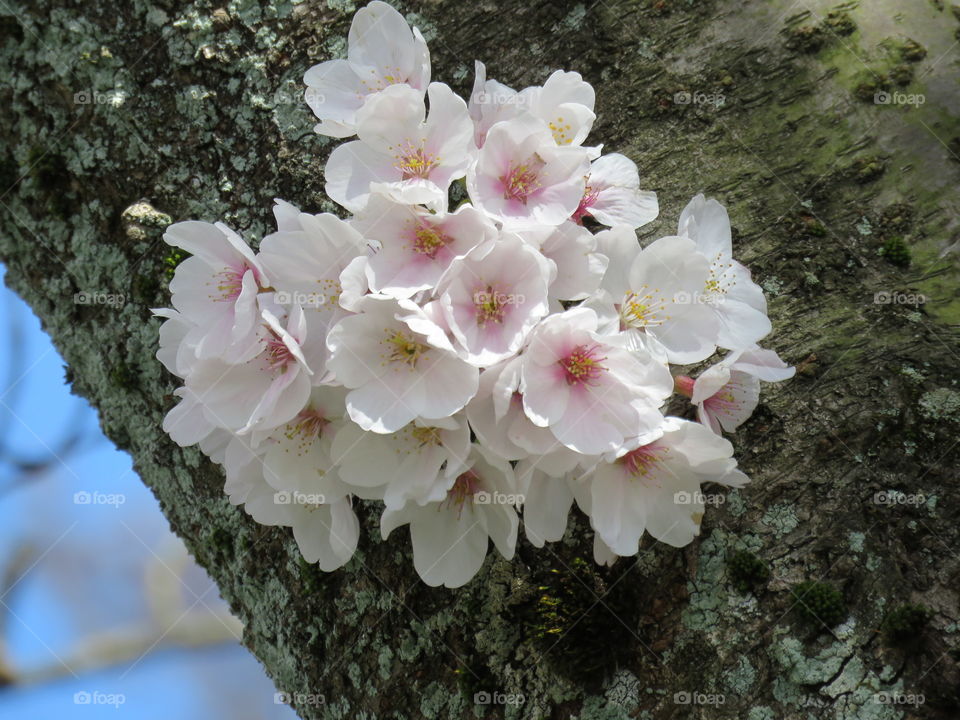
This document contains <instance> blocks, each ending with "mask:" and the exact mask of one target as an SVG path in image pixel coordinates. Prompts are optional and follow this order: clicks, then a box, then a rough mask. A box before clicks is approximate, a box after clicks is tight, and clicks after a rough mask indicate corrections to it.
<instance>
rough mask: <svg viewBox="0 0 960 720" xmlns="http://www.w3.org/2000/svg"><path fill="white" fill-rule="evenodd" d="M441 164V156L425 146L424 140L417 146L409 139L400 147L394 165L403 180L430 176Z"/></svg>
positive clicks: (423, 178)
mask: <svg viewBox="0 0 960 720" xmlns="http://www.w3.org/2000/svg"><path fill="white" fill-rule="evenodd" d="M439 164H440V161H439V158H437V157H436V156H435V155H432V154H431V153H429V152H427V151H426V150H425V149H424V148H423V141H421V142H420V145H419V146H415V145H413V144H412V143H410V141H409V140H408V141H407V142H406V143H405V144H404V145H403V146H402V147H401V148H399V153H398V154H397V156H396V160H395V162H394V167H396V168H397V169H398V170H399V171H400V178H401V179H402V180H412V179H413V178H419V179H421V180H425V179H426V178H428V177H430V173H431V172H432V171H433V169H434V168H435V167H437V166H438V165H439Z"/></svg>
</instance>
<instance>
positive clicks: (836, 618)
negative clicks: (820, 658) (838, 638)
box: [792, 580, 847, 628]
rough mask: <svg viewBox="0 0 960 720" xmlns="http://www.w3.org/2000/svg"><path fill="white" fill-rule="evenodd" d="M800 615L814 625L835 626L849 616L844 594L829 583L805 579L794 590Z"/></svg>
mask: <svg viewBox="0 0 960 720" xmlns="http://www.w3.org/2000/svg"><path fill="white" fill-rule="evenodd" d="M792 593H793V597H794V600H795V601H796V603H797V604H796V608H797V611H798V612H799V613H800V615H801V616H802V617H803V618H804V619H805V620H807V621H808V622H810V623H811V624H813V625H816V626H819V625H820V624H821V623H822V624H823V625H826V626H827V627H831V628H832V627H834V626H835V625H837V624H838V623H840V622H841V621H842V620H843V619H844V618H845V617H846V616H847V603H846V601H845V600H844V599H843V594H842V593H841V592H840V591H839V590H837V589H836V588H835V587H833V586H832V585H830V584H828V583H823V582H813V581H810V580H808V581H805V582H802V583H800V584H799V585H797V586H796V587H794V588H793V590H792Z"/></svg>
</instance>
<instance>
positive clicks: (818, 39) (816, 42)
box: [787, 25, 827, 53]
mask: <svg viewBox="0 0 960 720" xmlns="http://www.w3.org/2000/svg"><path fill="white" fill-rule="evenodd" d="M826 40H827V37H826V33H824V31H823V29H822V28H821V27H819V26H817V25H800V26H799V27H795V28H792V29H790V30H789V31H787V47H788V48H790V49H791V50H796V51H797V52H803V53H815V52H816V51H817V50H819V49H820V48H822V47H823V44H824V43H825V42H826Z"/></svg>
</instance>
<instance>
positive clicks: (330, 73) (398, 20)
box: [303, 0, 430, 138]
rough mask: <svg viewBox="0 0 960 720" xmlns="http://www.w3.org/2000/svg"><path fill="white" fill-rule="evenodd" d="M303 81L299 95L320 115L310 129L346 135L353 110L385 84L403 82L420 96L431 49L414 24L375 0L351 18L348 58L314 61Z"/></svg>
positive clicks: (351, 126)
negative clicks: (301, 91)
mask: <svg viewBox="0 0 960 720" xmlns="http://www.w3.org/2000/svg"><path fill="white" fill-rule="evenodd" d="M303 81H304V83H305V84H306V85H307V91H306V93H305V95H304V98H305V100H306V102H307V104H308V105H309V106H310V109H311V110H313V112H314V114H315V115H316V116H317V118H319V119H320V123H319V124H317V125H316V127H315V128H314V130H315V131H316V132H318V133H320V134H321V135H329V136H331V137H335V138H344V137H349V136H350V135H353V134H354V133H356V131H357V112H358V111H359V110H360V109H361V108H362V107H363V105H364V103H365V102H366V101H367V100H368V99H369V98H370V97H371V96H374V95H376V94H377V93H379V92H380V91H381V90H383V89H384V88H386V87H390V86H391V85H395V84H398V83H405V84H406V85H408V86H410V87H411V88H413V89H415V90H418V91H419V92H420V94H421V95H422V94H423V91H424V90H426V88H427V83H429V82H430V52H429V50H428V49H427V44H426V42H424V39H423V35H421V34H420V31H419V30H418V29H417V28H412V29H411V28H410V26H409V25H408V24H407V21H406V20H404V19H403V16H402V15H401V14H400V13H398V12H397V11H396V10H394V9H393V8H392V7H391V6H390V5H388V4H387V3H385V2H380V0H374V1H373V2H371V3H370V4H368V5H367V6H366V7H364V8H361V9H360V10H358V11H357V14H356V15H354V16H353V23H352V24H351V25H350V35H349V38H348V41H347V59H346V60H328V61H326V62H323V63H320V64H319V65H314V66H313V67H311V68H310V69H309V70H307V72H306V74H304V76H303Z"/></svg>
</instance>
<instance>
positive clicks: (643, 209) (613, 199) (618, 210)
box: [573, 153, 660, 228]
mask: <svg viewBox="0 0 960 720" xmlns="http://www.w3.org/2000/svg"><path fill="white" fill-rule="evenodd" d="M659 214H660V206H659V204H658V203H657V194H656V193H655V192H651V191H649V190H641V189H640V173H639V172H638V171H637V165H636V163H635V162H633V160H631V159H630V158H628V157H625V156H623V155H620V154H619V153H610V154H609V155H601V156H600V157H598V158H597V159H596V160H594V161H593V163H591V165H590V174H589V175H588V176H587V186H586V189H585V190H584V193H583V197H582V198H581V199H580V204H579V205H578V206H577V209H576V210H575V211H574V213H573V219H574V220H576V221H577V222H581V221H582V219H583V217H584V216H586V215H589V216H591V217H592V218H593V219H594V220H596V221H597V222H599V223H601V224H603V225H607V226H609V227H614V226H616V225H627V226H629V227H631V228H638V227H640V226H641V225H646V224H647V223H649V222H653V221H654V220H656V219H657V215H659Z"/></svg>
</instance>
